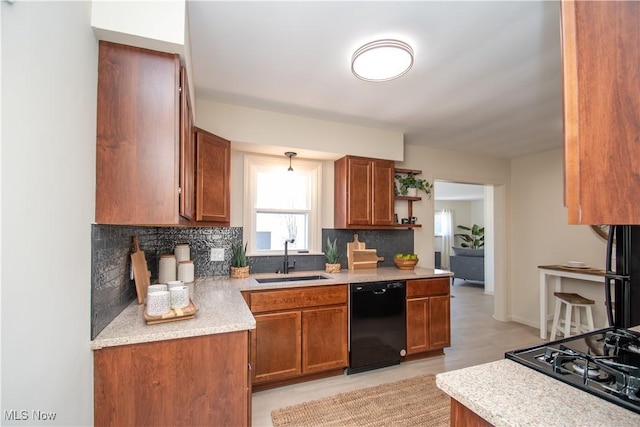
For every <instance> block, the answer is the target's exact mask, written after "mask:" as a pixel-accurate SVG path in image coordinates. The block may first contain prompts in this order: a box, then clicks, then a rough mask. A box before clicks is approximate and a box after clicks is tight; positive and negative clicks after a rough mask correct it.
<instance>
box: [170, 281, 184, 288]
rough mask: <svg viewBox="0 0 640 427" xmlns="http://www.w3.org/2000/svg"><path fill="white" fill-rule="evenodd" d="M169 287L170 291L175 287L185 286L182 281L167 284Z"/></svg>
mask: <svg viewBox="0 0 640 427" xmlns="http://www.w3.org/2000/svg"><path fill="white" fill-rule="evenodd" d="M167 286H169V290H171V288H173V287H174V286H184V282H183V281H182V280H171V281H169V282H167Z"/></svg>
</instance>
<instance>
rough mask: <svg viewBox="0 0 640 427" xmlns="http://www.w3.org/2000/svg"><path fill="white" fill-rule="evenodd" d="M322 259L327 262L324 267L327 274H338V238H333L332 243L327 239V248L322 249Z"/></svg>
mask: <svg viewBox="0 0 640 427" xmlns="http://www.w3.org/2000/svg"><path fill="white" fill-rule="evenodd" d="M324 257H325V258H326V259H327V262H326V263H325V265H324V270H325V271H326V272H327V273H340V257H341V255H340V251H339V250H338V238H335V239H334V240H333V242H331V239H329V238H328V237H327V246H326V247H325V249H324Z"/></svg>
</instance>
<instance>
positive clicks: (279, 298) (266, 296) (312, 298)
mask: <svg viewBox="0 0 640 427" xmlns="http://www.w3.org/2000/svg"><path fill="white" fill-rule="evenodd" d="M346 303H347V285H335V286H333V285H332V286H314V287H304V288H292V289H282V290H269V291H254V292H251V295H250V303H249V308H250V309H251V312H252V313H263V312H266V311H278V310H289V309H300V308H306V307H318V306H323V305H333V304H346Z"/></svg>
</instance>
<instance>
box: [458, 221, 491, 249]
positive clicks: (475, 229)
mask: <svg viewBox="0 0 640 427" xmlns="http://www.w3.org/2000/svg"><path fill="white" fill-rule="evenodd" d="M457 227H458V228H459V229H460V230H464V231H469V232H470V233H456V234H454V236H457V237H460V238H461V239H462V240H464V243H462V244H461V246H462V247H463V248H469V249H480V248H481V247H483V246H484V227H480V226H479V225H478V224H473V226H472V227H467V226H465V225H458V226H457Z"/></svg>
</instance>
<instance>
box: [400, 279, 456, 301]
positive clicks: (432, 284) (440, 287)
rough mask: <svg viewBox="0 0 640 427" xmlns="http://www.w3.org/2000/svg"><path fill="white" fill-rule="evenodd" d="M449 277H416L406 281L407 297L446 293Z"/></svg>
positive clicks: (449, 283) (448, 290)
mask: <svg viewBox="0 0 640 427" xmlns="http://www.w3.org/2000/svg"><path fill="white" fill-rule="evenodd" d="M450 286H451V279H449V278H448V277H439V278H437V279H418V280H409V281H407V298H416V297H426V296H430V295H448V294H449V292H450V289H449V287H450Z"/></svg>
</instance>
